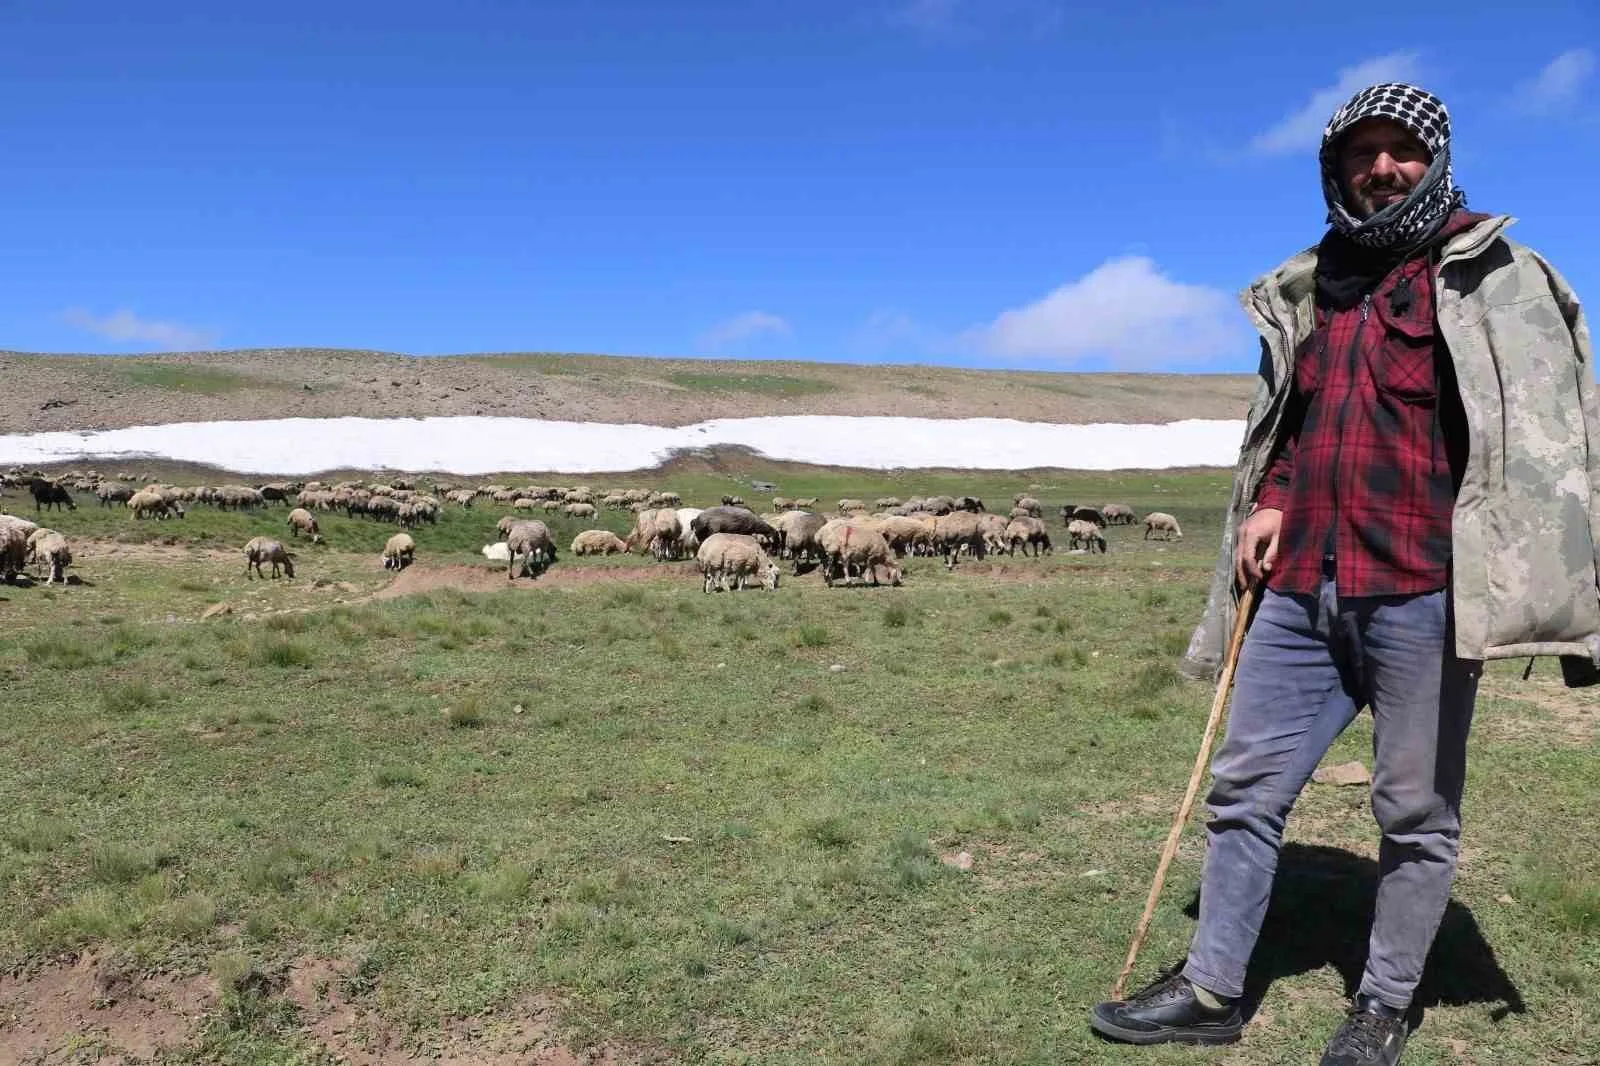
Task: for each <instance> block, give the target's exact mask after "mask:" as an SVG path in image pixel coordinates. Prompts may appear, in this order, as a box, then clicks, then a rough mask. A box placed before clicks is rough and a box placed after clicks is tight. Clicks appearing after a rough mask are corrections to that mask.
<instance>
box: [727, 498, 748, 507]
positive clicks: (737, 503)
mask: <svg viewBox="0 0 1600 1066" xmlns="http://www.w3.org/2000/svg"><path fill="white" fill-rule="evenodd" d="M722 505H723V506H724V507H743V506H744V497H743V496H724V497H722Z"/></svg>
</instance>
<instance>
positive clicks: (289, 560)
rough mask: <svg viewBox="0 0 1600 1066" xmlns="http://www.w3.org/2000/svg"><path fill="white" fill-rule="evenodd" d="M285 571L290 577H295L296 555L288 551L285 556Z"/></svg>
mask: <svg viewBox="0 0 1600 1066" xmlns="http://www.w3.org/2000/svg"><path fill="white" fill-rule="evenodd" d="M283 572H284V573H285V574H288V575H289V576H290V577H294V556H292V555H290V554H288V553H287V552H285V553H284V556H283Z"/></svg>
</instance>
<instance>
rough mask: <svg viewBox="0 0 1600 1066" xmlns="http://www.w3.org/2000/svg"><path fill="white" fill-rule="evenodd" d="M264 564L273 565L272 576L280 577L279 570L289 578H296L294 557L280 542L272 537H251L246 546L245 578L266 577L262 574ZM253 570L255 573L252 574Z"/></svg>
mask: <svg viewBox="0 0 1600 1066" xmlns="http://www.w3.org/2000/svg"><path fill="white" fill-rule="evenodd" d="M262 563H271V564H272V576H273V577H277V576H278V568H279V567H280V566H281V567H282V568H283V572H284V573H285V574H287V575H288V576H289V577H294V556H293V555H291V554H289V552H288V550H287V549H285V548H284V546H283V544H282V543H281V542H280V541H276V540H273V539H272V538H271V537H251V538H250V539H249V541H247V542H246V543H245V546H244V576H245V577H251V576H254V577H265V576H266V575H265V574H263V573H262V572H261V564H262ZM252 569H253V570H254V571H255V573H254V575H252V574H251V571H252Z"/></svg>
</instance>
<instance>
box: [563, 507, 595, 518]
mask: <svg viewBox="0 0 1600 1066" xmlns="http://www.w3.org/2000/svg"><path fill="white" fill-rule="evenodd" d="M561 510H562V511H563V512H564V513H565V514H566V515H567V516H568V517H569V518H593V517H594V504H592V503H569V504H567V505H566V506H565V507H563V508H562V509H561Z"/></svg>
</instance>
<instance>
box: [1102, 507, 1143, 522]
mask: <svg viewBox="0 0 1600 1066" xmlns="http://www.w3.org/2000/svg"><path fill="white" fill-rule="evenodd" d="M1100 513H1101V514H1103V515H1105V516H1106V521H1107V522H1108V523H1110V524H1111V525H1114V526H1131V525H1133V524H1134V523H1135V522H1137V521H1138V520H1139V519H1138V516H1137V515H1135V514H1134V513H1133V508H1132V507H1129V506H1128V505H1127V504H1125V503H1108V504H1106V505H1105V506H1104V507H1102V508H1100Z"/></svg>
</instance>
